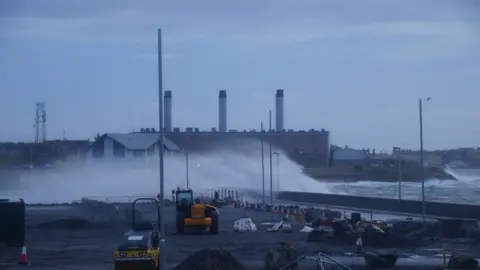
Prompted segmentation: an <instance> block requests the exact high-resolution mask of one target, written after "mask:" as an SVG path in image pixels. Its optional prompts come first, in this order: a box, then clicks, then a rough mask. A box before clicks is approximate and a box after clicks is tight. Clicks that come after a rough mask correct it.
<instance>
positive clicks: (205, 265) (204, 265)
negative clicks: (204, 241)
mask: <svg viewBox="0 0 480 270" xmlns="http://www.w3.org/2000/svg"><path fill="white" fill-rule="evenodd" d="M173 269H175V270H219V269H222V270H245V269H247V267H246V266H244V265H242V264H241V263H240V262H239V261H237V259H235V257H233V255H232V254H231V253H230V252H228V251H225V250H215V249H202V250H200V251H197V252H195V253H194V254H192V255H190V256H189V257H187V258H186V259H185V260H184V261H182V262H181V263H180V264H179V265H177V266H176V267H174V268H173Z"/></svg>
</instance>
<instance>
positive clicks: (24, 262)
mask: <svg viewBox="0 0 480 270" xmlns="http://www.w3.org/2000/svg"><path fill="white" fill-rule="evenodd" d="M18 264H20V265H30V261H29V260H28V255H27V246H26V245H23V246H22V252H21V253H20V259H19V260H18Z"/></svg>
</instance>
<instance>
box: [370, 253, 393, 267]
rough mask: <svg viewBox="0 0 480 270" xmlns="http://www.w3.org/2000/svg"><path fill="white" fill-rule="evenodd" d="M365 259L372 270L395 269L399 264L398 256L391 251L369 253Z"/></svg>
mask: <svg viewBox="0 0 480 270" xmlns="http://www.w3.org/2000/svg"><path fill="white" fill-rule="evenodd" d="M363 258H364V260H365V263H366V264H367V265H368V266H370V267H371V268H372V269H375V268H393V267H394V266H395V264H396V263H397V259H398V254H397V253H396V252H390V251H377V252H374V253H372V252H367V253H365V254H364V255H363Z"/></svg>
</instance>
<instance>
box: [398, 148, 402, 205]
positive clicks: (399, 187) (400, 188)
mask: <svg viewBox="0 0 480 270" xmlns="http://www.w3.org/2000/svg"><path fill="white" fill-rule="evenodd" d="M401 200H402V159H401V158H400V156H398V201H399V202H400V201H401Z"/></svg>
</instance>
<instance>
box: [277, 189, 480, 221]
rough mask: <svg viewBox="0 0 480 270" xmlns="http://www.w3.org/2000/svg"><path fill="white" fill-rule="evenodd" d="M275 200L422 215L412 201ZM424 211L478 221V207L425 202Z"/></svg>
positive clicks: (297, 195) (311, 196)
mask: <svg viewBox="0 0 480 270" xmlns="http://www.w3.org/2000/svg"><path fill="white" fill-rule="evenodd" d="M277 198H278V199H280V200H285V201H293V202H298V203H314V204H320V205H329V206H339V207H352V208H364V209H373V210H377V211H388V212H398V213H405V214H421V213H422V202H421V201H413V200H398V199H386V198H373V197H361V196H349V195H336V194H322V193H309V192H280V193H279V194H278V196H277ZM426 211H427V215H429V216H437V217H446V218H460V219H477V220H480V205H471V204H454V203H440V202H426Z"/></svg>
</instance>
